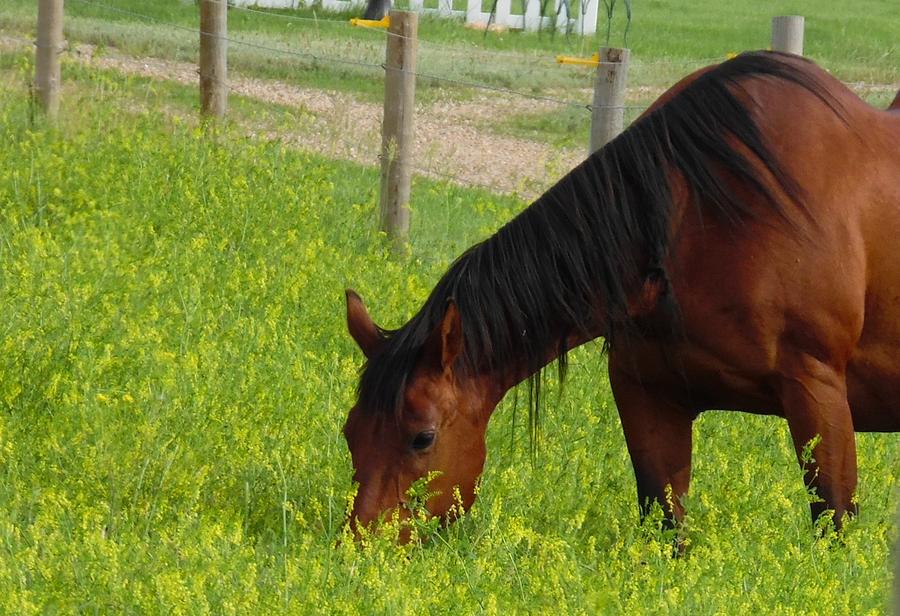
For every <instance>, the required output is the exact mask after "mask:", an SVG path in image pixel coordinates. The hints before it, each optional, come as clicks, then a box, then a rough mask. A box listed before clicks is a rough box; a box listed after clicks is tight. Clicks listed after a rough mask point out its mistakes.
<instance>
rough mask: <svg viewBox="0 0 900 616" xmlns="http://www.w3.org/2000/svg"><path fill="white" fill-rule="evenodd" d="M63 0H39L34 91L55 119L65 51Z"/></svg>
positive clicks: (49, 115)
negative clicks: (63, 43)
mask: <svg viewBox="0 0 900 616" xmlns="http://www.w3.org/2000/svg"><path fill="white" fill-rule="evenodd" d="M62 34H63V0H38V16H37V50H36V53H35V62H34V92H35V96H36V97H37V100H38V103H39V104H40V106H41V108H42V109H43V110H44V113H46V114H47V117H48V118H49V119H50V120H51V121H55V120H56V117H57V115H58V114H59V87H60V74H59V54H60V53H62Z"/></svg>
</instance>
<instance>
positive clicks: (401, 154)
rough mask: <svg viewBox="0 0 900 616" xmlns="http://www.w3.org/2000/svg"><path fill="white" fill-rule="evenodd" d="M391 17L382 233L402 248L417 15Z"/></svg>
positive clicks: (405, 228) (406, 225)
mask: <svg viewBox="0 0 900 616" xmlns="http://www.w3.org/2000/svg"><path fill="white" fill-rule="evenodd" d="M390 17H391V25H390V27H389V28H388V40H387V53H386V62H385V65H384V68H385V75H384V121H383V122H384V123H383V124H382V130H381V230H382V231H384V232H386V233H387V234H388V236H389V237H390V238H391V239H393V240H394V241H395V242H396V243H397V244H400V245H402V244H405V243H406V239H407V237H408V235H409V188H410V181H411V179H412V169H411V167H410V162H409V161H410V158H411V156H412V148H413V116H414V113H415V95H416V74H415V73H416V46H417V44H418V40H417V38H416V34H417V31H418V25H419V15H418V13H413V12H411V11H394V10H392V11H391V13H390Z"/></svg>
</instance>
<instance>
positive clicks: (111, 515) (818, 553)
mask: <svg viewBox="0 0 900 616" xmlns="http://www.w3.org/2000/svg"><path fill="white" fill-rule="evenodd" d="M3 62H5V63H6V64H4V65H3V67H2V68H0V323H3V331H4V335H3V336H2V338H0V345H2V353H0V612H3V613H15V614H28V613H72V612H90V613H167V614H168V613H175V614H178V613H185V614H194V613H213V614H222V613H241V614H243V613H269V612H283V613H303V614H305V613H323V614H334V613H339V614H356V613H361V612H363V613H391V614H393V613H412V612H421V613H453V614H459V613H489V614H506V613H531V612H545V611H553V612H559V613H573V614H577V613H584V614H596V613H636V614H644V613H646V614H658V613H673V614H691V615H695V614H721V613H736V614H740V613H776V614H799V613H809V612H813V613H822V614H826V613H827V614H854V615H855V614H878V613H883V612H884V611H885V609H886V605H887V595H888V589H889V584H890V572H889V545H890V542H891V540H892V538H893V537H894V536H895V535H896V529H895V528H894V511H895V506H896V498H895V497H896V491H897V486H898V469H900V444H898V439H897V437H896V435H860V436H859V438H858V449H859V463H860V477H861V481H860V489H859V494H860V506H861V514H860V516H859V518H858V519H856V520H855V521H854V522H853V523H852V524H850V526H849V528H848V530H847V532H846V533H845V534H844V536H843V537H841V538H840V539H839V540H838V539H836V538H834V537H826V538H824V539H818V540H817V539H816V538H815V535H814V533H813V531H812V527H811V524H810V522H809V521H808V519H807V517H808V514H807V508H806V493H805V491H804V489H803V484H802V479H801V474H800V472H799V470H798V468H797V465H796V462H795V461H794V456H793V453H792V448H791V445H790V437H789V434H788V431H787V429H786V425H785V423H784V422H783V421H781V420H778V419H774V418H765V417H756V416H750V415H743V414H735V413H721V414H716V413H713V414H707V415H704V416H703V417H702V418H701V419H700V420H699V421H698V422H697V423H696V427H695V455H694V464H695V467H694V482H693V485H692V493H691V497H690V501H689V503H688V510H689V512H690V520H689V538H690V543H691V545H690V549H689V552H688V555H687V557H685V558H682V559H678V560H673V559H671V558H670V557H669V555H668V554H669V543H668V539H667V537H666V536H665V534H664V533H660V532H659V531H658V530H657V529H656V528H655V527H654V525H653V524H652V523H651V524H648V525H646V526H644V527H641V526H639V525H638V522H637V513H636V504H635V499H634V479H633V476H632V471H631V468H630V463H629V460H628V456H627V452H626V449H625V444H624V441H623V437H622V435H621V429H620V427H619V425H618V419H617V417H616V413H615V407H614V404H613V400H612V396H611V394H610V390H609V384H608V382H607V379H606V376H605V370H604V359H603V357H602V355H601V353H600V349H599V348H598V346H597V345H588V346H587V347H583V348H581V349H578V350H577V351H576V352H575V353H573V355H572V359H571V363H572V366H571V370H570V381H569V382H568V384H567V387H566V392H565V395H564V396H562V397H559V395H558V390H557V387H556V384H555V383H554V382H552V379H551V382H550V383H549V388H550V392H549V394H548V396H547V400H548V407H547V409H546V413H545V416H544V423H543V432H542V434H543V437H542V441H541V447H540V450H539V453H538V456H537V458H536V460H535V463H534V465H533V466H532V465H531V464H530V461H529V452H528V447H527V445H526V444H525V439H526V438H527V436H526V430H525V427H524V426H523V425H522V423H523V422H522V414H521V412H520V413H518V424H517V423H516V421H515V418H516V413H515V412H514V409H513V408H512V406H513V402H512V400H506V401H505V402H504V403H503V404H502V405H501V408H499V409H498V411H497V413H496V415H495V417H494V419H493V421H492V423H491V427H490V430H489V434H488V441H489V451H490V453H489V458H488V463H487V467H486V470H485V474H484V480H483V484H482V488H481V492H480V496H479V500H478V502H477V504H476V506H475V508H474V509H473V510H472V511H471V513H470V514H468V515H466V516H465V517H464V518H463V519H462V520H460V521H459V522H458V523H457V524H455V525H453V526H452V527H451V528H449V529H446V530H443V531H440V532H437V533H435V534H433V535H432V536H431V538H430V541H429V542H428V543H427V544H426V545H423V546H419V547H411V548H398V547H396V546H394V545H393V544H392V543H391V542H390V540H389V538H374V539H372V541H371V542H370V544H369V545H368V546H366V547H361V546H358V545H356V544H354V543H352V542H349V541H346V540H344V541H342V542H340V543H339V540H341V539H342V538H343V539H346V535H345V534H344V533H343V531H342V522H343V519H344V512H345V510H346V507H347V503H348V498H349V497H350V496H351V494H352V488H351V486H350V475H351V467H350V460H349V455H348V453H347V449H346V445H345V443H344V441H343V438H342V436H341V433H340V427H341V425H342V422H343V420H344V418H345V416H346V412H347V410H348V408H349V406H350V404H351V403H352V401H353V397H354V386H355V381H356V372H357V369H358V367H359V365H360V363H361V357H360V355H359V353H358V351H357V350H356V348H355V345H354V344H353V343H352V341H351V340H350V339H349V336H348V335H347V334H346V332H345V326H344V315H343V311H344V307H343V289H344V288H345V286H353V287H356V288H357V289H358V290H359V291H360V292H361V293H362V295H363V296H364V297H365V298H366V299H367V300H368V301H369V304H370V306H371V308H372V310H373V313H374V314H375V315H376V317H377V319H378V321H379V322H380V323H382V324H384V325H386V326H396V325H399V324H400V323H401V322H402V321H403V320H404V319H405V318H406V317H408V316H409V315H411V314H412V312H413V311H414V310H415V309H416V308H417V307H418V305H419V304H420V303H421V302H422V301H423V299H424V298H425V296H426V294H427V293H428V291H429V290H430V288H431V286H432V285H433V284H434V283H435V281H436V280H437V278H438V276H439V275H440V274H441V273H442V272H443V271H444V269H445V268H446V267H447V265H448V263H449V262H450V261H451V260H452V259H453V258H454V257H455V256H456V255H457V254H458V253H459V252H460V251H461V250H463V249H464V248H465V247H467V246H468V245H470V244H471V243H473V242H475V241H477V240H478V239H479V238H481V237H484V236H485V235H486V234H487V233H489V232H490V231H491V230H493V229H494V228H496V227H497V226H498V225H500V224H502V223H503V222H504V221H505V220H507V219H508V218H509V217H511V216H512V215H513V214H514V213H515V212H516V211H517V210H518V209H520V208H521V207H522V206H523V205H524V204H522V203H520V202H517V201H515V200H510V199H500V198H497V197H494V196H491V195H488V194H486V193H484V192H479V191H470V190H463V189H459V188H453V187H450V186H446V185H443V184H440V183H433V182H427V181H419V182H417V183H416V185H415V186H414V190H413V197H412V205H413V208H414V218H413V222H414V228H413V238H414V241H413V244H412V247H411V251H410V254H409V255H407V256H405V257H402V258H395V257H392V256H391V255H390V252H389V250H388V248H387V246H386V244H385V242H384V241H383V239H382V238H381V237H380V236H379V235H378V233H377V232H376V231H375V224H374V221H375V218H376V208H377V203H376V200H377V192H376V191H377V181H378V179H377V172H376V171H375V170H372V169H368V168H364V167H359V166H355V165H350V164H344V163H337V162H334V161H329V160H325V159H322V158H319V157H315V156H310V155H306V154H303V153H301V152H297V151H294V150H291V149H290V148H287V147H285V146H284V145H283V144H281V143H280V142H279V141H277V140H263V139H248V138H247V137H246V134H245V131H244V130H242V129H241V128H240V124H239V123H235V124H230V125H226V126H224V127H220V128H218V129H215V128H212V127H207V128H204V127H203V126H201V125H199V124H198V123H197V122H196V121H195V120H194V115H193V109H192V107H191V105H190V102H189V100H188V99H187V98H183V99H180V98H178V97H177V96H175V97H172V96H171V95H172V94H173V92H169V91H166V90H159V91H157V90H156V89H155V88H154V87H150V84H149V83H148V82H147V81H146V80H139V79H122V78H117V77H115V76H114V75H111V74H109V73H105V72H98V71H92V70H88V69H84V68H77V69H76V68H75V67H73V66H70V65H67V66H66V71H67V79H65V83H66V91H65V100H66V104H65V105H64V106H63V112H62V113H63V115H62V117H61V122H60V126H61V128H59V129H50V128H48V127H46V126H43V125H42V124H41V122H40V118H39V117H38V118H37V124H35V125H32V124H31V123H30V122H29V120H28V119H29V116H30V112H29V103H28V99H27V96H26V89H25V88H24V83H25V82H26V80H27V76H28V75H29V74H30V66H29V62H28V58H27V56H24V55H23V56H19V57H18V58H16V59H13V60H7V59H6V57H5V58H4V59H3ZM174 94H177V92H174ZM247 105H248V106H247V107H245V108H239V111H240V114H246V115H257V114H263V113H266V112H264V111H263V110H262V109H260V108H258V107H254V106H253V103H249V102H248V103H247ZM236 115H238V114H236ZM264 119H265V121H266V122H271V123H272V124H273V125H275V126H276V127H277V124H278V123H279V122H290V121H291V119H290V117H289V116H287V115H281V114H280V113H279V112H277V111H274V112H273V111H269V112H268V115H265V116H264ZM520 410H521V409H520Z"/></svg>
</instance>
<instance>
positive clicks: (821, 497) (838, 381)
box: [781, 356, 857, 530]
mask: <svg viewBox="0 0 900 616" xmlns="http://www.w3.org/2000/svg"><path fill="white" fill-rule="evenodd" d="M798 363H799V364H800V365H799V366H798V367H797V369H795V370H793V371H791V372H788V373H786V374H785V375H784V378H783V380H782V383H781V403H782V408H783V411H784V414H785V417H786V418H787V421H788V426H789V427H790V431H791V439H792V440H793V442H794V448H795V450H796V452H797V459H798V461H799V462H800V465H801V467H802V468H803V470H804V478H805V481H806V485H807V487H809V488H811V489H812V490H814V492H815V494H816V495H817V496H818V499H817V500H816V501H814V502H811V503H810V512H811V513H812V518H813V521H814V522H815V521H816V520H818V518H819V516H821V515H822V514H823V513H825V512H826V511H828V510H832V511H833V512H834V526H835V529H836V530H840V528H841V526H842V524H843V519H844V516H845V515H848V514H849V515H854V514H856V510H857V509H856V503H855V501H854V499H855V492H856V481H857V469H856V435H855V432H854V430H853V419H852V416H851V414H850V405H849V403H848V402H847V384H846V379H845V376H844V373H843V371H841V370H836V369H835V368H833V367H831V366H828V365H826V364H824V363H822V362H820V361H818V360H815V359H813V358H811V357H808V356H806V357H804V358H803V359H801V360H800V361H799V362H798ZM809 444H814V447H813V448H812V451H811V452H809ZM810 453H811V456H810V455H809V454H810Z"/></svg>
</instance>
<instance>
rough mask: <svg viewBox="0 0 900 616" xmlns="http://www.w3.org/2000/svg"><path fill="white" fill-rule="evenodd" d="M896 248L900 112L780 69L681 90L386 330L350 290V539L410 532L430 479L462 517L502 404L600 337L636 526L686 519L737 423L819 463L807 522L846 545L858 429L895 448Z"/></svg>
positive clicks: (778, 60)
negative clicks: (385, 523)
mask: <svg viewBox="0 0 900 616" xmlns="http://www.w3.org/2000/svg"><path fill="white" fill-rule="evenodd" d="M898 249H900V115H898V114H896V113H893V112H891V113H889V112H886V111H882V110H877V109H874V108H872V107H870V106H869V105H867V104H865V103H864V102H863V101H861V100H860V99H859V98H858V97H857V96H855V95H854V94H853V93H852V92H850V91H849V90H848V89H847V88H846V87H844V86H843V85H842V84H841V83H840V82H839V81H837V80H836V79H834V78H833V77H831V76H829V75H828V74H827V73H826V72H825V71H823V70H821V69H819V68H818V67H816V66H815V65H814V64H812V63H810V62H808V61H806V60H803V59H800V58H797V57H794V56H787V55H781V54H775V53H766V52H759V53H747V54H743V55H741V56H738V57H737V58H735V59H733V60H730V61H728V62H724V63H722V64H719V65H717V66H713V67H709V68H706V69H704V70H701V71H698V72H697V73H694V74H693V75H691V76H689V77H687V78H685V79H684V80H683V81H681V82H680V83H679V84H677V85H676V86H675V87H674V88H672V89H671V90H669V91H668V92H667V93H666V94H664V95H663V96H662V97H661V98H660V100H659V101H657V102H656V104H655V105H654V106H653V107H652V108H651V109H650V110H648V112H647V113H645V114H644V115H643V116H642V117H641V118H640V119H639V120H638V121H636V122H635V123H634V124H633V125H632V126H631V127H630V128H629V129H628V130H626V131H625V132H624V133H623V134H622V135H620V136H619V137H618V138H617V139H615V140H614V141H612V142H611V143H609V144H608V145H606V146H605V147H604V148H602V149H601V150H599V151H598V152H596V153H594V154H593V155H591V156H590V157H589V158H588V159H587V160H586V161H584V162H583V163H582V164H581V165H579V166H578V167H577V168H575V169H574V170H573V171H571V172H570V173H569V174H567V175H566V176H565V177H564V178H563V179H562V180H560V181H559V183H557V184H556V185H555V186H554V187H553V188H551V189H550V190H549V191H548V192H547V193H546V194H544V195H543V196H542V197H540V198H539V199H538V200H537V201H536V202H535V203H533V204H532V205H531V206H530V207H528V208H527V209H526V210H524V211H523V212H522V213H521V214H519V215H518V216H517V217H516V218H514V219H513V220H512V221H510V222H509V223H508V224H507V225H506V226H504V227H503V228H502V229H500V231H498V232H497V233H496V234H495V235H494V236H493V237H491V238H489V239H487V240H485V241H484V242H482V243H481V244H478V245H476V246H474V247H472V248H471V249H469V250H468V251H467V252H466V253H465V254H463V255H462V256H461V257H460V258H459V259H458V260H457V261H456V262H455V264H454V265H453V266H452V267H451V268H450V269H449V270H448V271H447V273H446V274H445V275H444V276H443V278H442V279H441V280H440V282H439V283H438V285H437V286H436V287H435V289H434V290H433V291H432V293H431V295H430V297H429V298H428V300H427V301H426V303H425V305H424V306H423V307H422V309H421V310H420V311H419V313H418V314H416V315H415V316H414V317H413V318H412V319H411V320H410V321H409V322H408V323H407V324H406V325H404V326H403V327H401V328H400V329H397V330H393V331H387V330H384V329H381V328H379V327H377V326H376V325H375V324H374V323H373V322H372V319H371V318H370V317H369V315H368V313H367V312H366V309H365V307H364V306H363V303H362V301H361V300H360V298H359V297H358V296H357V295H356V294H355V293H353V292H349V291H348V293H347V321H348V327H349V329H350V333H351V334H352V336H353V338H354V339H355V340H356V342H357V343H358V344H359V346H360V347H361V349H362V351H363V353H364V354H365V356H366V357H367V358H368V361H367V364H366V366H365V369H364V370H363V372H362V375H361V380H360V384H359V392H358V393H359V397H358V403H357V404H356V406H355V407H354V408H353V409H352V410H351V411H350V415H349V417H348V419H347V423H346V426H345V428H344V434H345V436H346V438H347V443H348V445H349V447H350V452H351V454H352V458H353V465H354V468H355V470H356V474H355V480H356V481H357V482H359V491H358V493H357V496H356V500H355V502H354V507H353V511H352V520H353V523H354V524H360V525H366V524H368V523H369V522H371V521H373V520H375V519H377V518H378V516H379V515H380V514H382V513H387V512H393V511H397V510H399V512H400V516H401V517H403V516H405V515H407V513H406V511H405V509H406V507H405V504H406V500H405V498H406V497H405V493H406V491H407V489H408V487H409V486H410V485H411V483H412V482H413V481H414V480H416V479H418V478H421V477H423V476H426V475H427V474H428V473H429V472H431V471H439V472H440V473H439V475H438V476H436V477H435V478H434V479H432V480H431V482H430V484H429V487H430V491H431V492H433V493H434V496H432V497H431V498H430V500H429V501H428V504H427V506H428V510H429V511H430V512H431V513H432V514H434V515H439V516H444V517H445V519H446V516H447V513H448V511H450V510H451V507H452V505H453V503H454V490H455V489H457V488H458V490H459V497H461V501H462V505H463V506H464V507H469V506H470V505H471V504H472V502H473V501H474V499H475V486H476V482H477V480H478V477H479V475H480V473H481V471H482V467H483V464H484V459H485V430H486V428H487V425H488V420H489V418H490V416H491V413H492V411H493V410H494V408H495V406H496V405H497V404H498V402H499V401H500V400H501V398H503V396H504V394H505V393H506V392H507V391H508V390H509V389H510V388H512V387H513V386H515V385H516V384H517V383H519V382H521V381H523V380H525V379H527V378H529V377H532V385H533V387H534V388H535V389H534V390H533V393H535V394H539V383H540V381H539V380H535V378H534V377H535V375H536V374H539V372H540V370H541V369H542V368H543V367H544V366H545V365H546V364H548V363H549V362H551V361H552V360H553V359H555V358H559V360H560V364H559V365H560V370H561V372H564V369H565V365H566V364H565V357H566V351H567V350H568V349H571V348H573V347H575V346H577V345H580V344H582V343H584V342H587V341H589V340H592V339H594V338H597V337H601V336H602V337H604V338H605V340H606V344H607V346H608V351H609V376H610V382H611V384H612V390H613V394H614V396H615V401H616V405H617V407H618V412H619V416H620V419H621V423H622V429H623V430H624V433H625V439H626V442H627V446H628V450H629V453H630V455H631V460H632V463H633V465H634V473H635V478H636V481H637V493H638V501H639V506H640V509H641V512H642V513H645V512H646V511H647V507H648V505H651V504H653V503H659V504H660V505H661V506H662V507H663V510H664V511H665V512H666V513H667V515H668V519H669V520H670V522H671V523H673V524H676V523H677V522H678V521H679V520H681V518H682V515H683V508H682V503H681V500H682V499H681V497H682V496H683V495H685V494H686V493H687V491H688V482H689V479H690V471H691V426H692V422H693V420H694V419H695V418H696V417H697V415H698V414H699V413H700V412H701V411H704V410H708V409H731V410H740V411H749V412H753V413H766V414H775V415H779V416H781V417H784V418H786V419H787V422H788V426H789V428H790V432H791V437H792V439H793V442H794V445H795V447H796V450H797V452H798V458H801V455H800V454H801V452H802V451H803V449H804V447H806V446H807V445H808V444H812V445H813V446H814V448H813V450H812V454H813V460H812V461H811V462H809V463H808V464H806V468H805V473H806V481H807V482H808V484H809V485H811V486H813V487H814V488H815V490H816V491H817V493H818V496H819V497H820V499H821V500H820V502H817V503H813V504H812V515H813V517H814V518H815V517H818V516H819V514H821V513H822V512H823V511H825V510H832V511H833V512H834V521H835V524H836V525H837V526H838V527H840V524H841V521H842V517H843V516H844V514H846V513H851V512H853V511H854V510H855V504H854V491H855V488H856V481H857V469H856V449H855V447H856V445H855V436H854V431H895V430H900V257H898ZM538 397H539V396H534V398H535V399H537V398H538ZM536 404H537V403H536ZM536 409H537V407H535V408H534V410H535V411H536ZM807 460H808V458H807ZM801 463H803V462H802V458H801ZM667 494H668V496H667Z"/></svg>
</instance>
